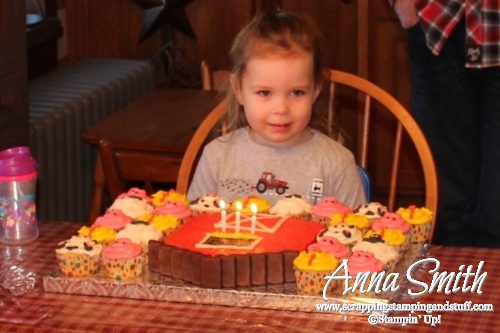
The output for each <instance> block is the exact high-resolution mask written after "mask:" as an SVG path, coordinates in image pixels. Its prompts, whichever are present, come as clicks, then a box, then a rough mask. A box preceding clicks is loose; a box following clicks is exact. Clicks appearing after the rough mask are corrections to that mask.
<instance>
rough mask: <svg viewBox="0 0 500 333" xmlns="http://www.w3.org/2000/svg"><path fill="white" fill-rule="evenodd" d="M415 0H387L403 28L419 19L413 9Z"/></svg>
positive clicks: (412, 24)
mask: <svg viewBox="0 0 500 333" xmlns="http://www.w3.org/2000/svg"><path fill="white" fill-rule="evenodd" d="M415 1H416V0H389V4H390V5H391V6H392V7H393V8H394V11H395V12H396V14H397V15H398V18H399V21H400V22H401V25H402V26H403V28H405V29H406V28H409V27H412V26H414V25H415V24H417V22H418V21H419V18H418V15H417V11H416V9H415Z"/></svg>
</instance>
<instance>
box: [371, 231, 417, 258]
mask: <svg viewBox="0 0 500 333" xmlns="http://www.w3.org/2000/svg"><path fill="white" fill-rule="evenodd" d="M375 235H378V236H379V237H380V238H381V239H382V240H383V241H384V242H385V243H386V244H388V245H390V246H392V247H394V248H395V249H396V250H397V251H398V252H399V254H403V253H404V252H405V251H406V250H407V249H408V247H409V245H410V238H409V237H407V236H409V235H407V234H405V233H403V232H402V231H401V230H397V229H377V230H368V231H367V232H366V233H365V234H364V235H363V238H372V237H373V236H375Z"/></svg>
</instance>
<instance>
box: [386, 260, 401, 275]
mask: <svg viewBox="0 0 500 333" xmlns="http://www.w3.org/2000/svg"><path fill="white" fill-rule="evenodd" d="M398 262H399V258H396V259H392V260H389V261H388V262H386V263H384V266H385V267H384V270H385V272H386V273H387V274H389V273H392V272H395V271H396V266H397V264H398Z"/></svg>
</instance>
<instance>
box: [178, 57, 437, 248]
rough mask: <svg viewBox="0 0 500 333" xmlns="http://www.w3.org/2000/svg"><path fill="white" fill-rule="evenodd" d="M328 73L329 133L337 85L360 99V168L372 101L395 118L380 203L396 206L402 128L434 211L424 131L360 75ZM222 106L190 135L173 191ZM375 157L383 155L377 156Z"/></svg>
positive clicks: (186, 177)
mask: <svg viewBox="0 0 500 333" xmlns="http://www.w3.org/2000/svg"><path fill="white" fill-rule="evenodd" d="M207 68H208V67H207ZM329 75H330V77H329V79H330V82H329V84H326V86H324V89H326V90H327V91H326V92H327V94H328V101H327V104H328V106H327V123H328V126H327V127H328V129H329V131H330V132H333V125H334V121H335V116H336V110H335V109H336V99H337V92H338V90H339V87H340V86H346V87H349V88H352V89H354V90H355V91H356V94H357V95H358V96H357V98H358V97H359V98H360V100H361V101H362V105H361V106H362V110H361V115H362V116H361V131H360V133H361V135H360V142H361V144H360V149H359V152H358V154H357V163H358V165H359V166H361V167H362V168H363V169H368V168H367V162H368V152H369V142H368V139H369V133H370V127H371V125H372V121H371V119H372V111H379V109H380V108H379V107H378V108H374V104H375V103H376V104H378V105H379V106H383V109H385V110H387V112H388V114H389V115H391V116H392V117H393V118H395V121H396V130H395V134H394V143H393V148H392V156H390V157H388V158H390V159H391V161H392V162H391V170H390V178H389V193H388V198H387V201H386V202H384V204H386V205H387V206H388V208H389V209H390V210H391V211H392V210H394V209H395V208H397V207H394V206H395V202H396V194H397V184H398V176H399V163H400V152H401V146H402V138H403V129H404V131H405V132H406V133H407V135H408V137H409V139H410V140H411V142H412V143H413V144H414V146H415V148H416V152H417V155H418V158H419V160H420V165H421V169H422V173H423V176H424V182H425V202H424V204H425V206H426V207H428V208H429V209H431V210H432V211H433V212H434V213H435V212H436V211H437V205H438V195H437V192H438V188H437V175H436V168H435V164H434V158H433V156H432V153H431V150H430V148H429V145H428V143H427V140H426V138H425V136H424V134H423V133H422V131H421V129H420V127H419V126H418V125H417V123H416V122H415V120H414V119H413V117H412V116H411V114H410V113H409V112H408V111H407V110H406V109H405V107H404V106H403V105H401V103H399V102H398V101H397V100H396V99H395V98H394V97H392V96H391V95H390V94H388V93H387V92H386V91H384V90H383V89H381V88H380V87H378V86H377V85H375V84H373V83H371V82H369V81H368V80H366V79H364V78H361V77H359V76H356V75H353V74H349V73H345V72H342V71H337V70H330V71H329ZM206 86H207V87H210V85H209V84H207V85H206ZM226 106H227V104H226V101H223V102H221V103H220V104H219V105H218V106H216V107H215V108H214V109H213V110H212V112H211V113H210V114H209V115H208V116H207V117H206V118H205V120H204V121H203V122H202V123H201V125H200V127H198V129H197V131H196V132H195V134H194V136H193V137H192V139H191V142H190V143H189V145H188V147H187V150H186V152H185V155H184V158H183V160H182V163H181V166H180V170H179V177H178V178H177V190H178V191H179V192H182V193H186V192H187V190H188V185H189V182H190V181H191V177H192V173H193V171H194V165H195V162H196V160H197V157H198V153H199V152H200V151H201V147H202V146H203V144H204V143H205V141H206V140H207V136H208V135H209V133H210V131H211V130H212V129H213V128H214V127H215V126H217V125H218V124H219V121H220V120H221V118H222V116H223V115H224V114H225V112H226ZM384 144H386V143H384ZM377 158H386V157H378V156H377ZM434 220H435V219H434ZM432 230H434V228H432ZM432 236H433V235H431V238H430V239H432Z"/></svg>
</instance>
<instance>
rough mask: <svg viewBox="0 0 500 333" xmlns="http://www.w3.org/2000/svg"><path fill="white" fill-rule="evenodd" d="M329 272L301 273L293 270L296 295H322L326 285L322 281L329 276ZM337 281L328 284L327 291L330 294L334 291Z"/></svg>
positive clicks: (325, 281) (298, 270) (324, 281)
mask: <svg viewBox="0 0 500 333" xmlns="http://www.w3.org/2000/svg"><path fill="white" fill-rule="evenodd" d="M330 274H331V272H329V271H328V272H317V271H302V270H300V269H297V268H295V280H296V283H297V294H300V295H322V294H323V289H324V288H325V285H326V283H327V280H325V279H324V277H325V276H327V275H330ZM336 283H337V281H335V280H333V281H331V282H330V285H329V288H328V291H329V292H331V291H333V290H334V289H335V287H336Z"/></svg>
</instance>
